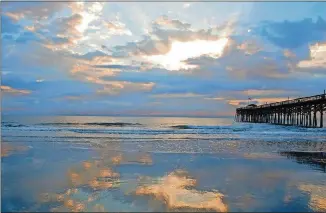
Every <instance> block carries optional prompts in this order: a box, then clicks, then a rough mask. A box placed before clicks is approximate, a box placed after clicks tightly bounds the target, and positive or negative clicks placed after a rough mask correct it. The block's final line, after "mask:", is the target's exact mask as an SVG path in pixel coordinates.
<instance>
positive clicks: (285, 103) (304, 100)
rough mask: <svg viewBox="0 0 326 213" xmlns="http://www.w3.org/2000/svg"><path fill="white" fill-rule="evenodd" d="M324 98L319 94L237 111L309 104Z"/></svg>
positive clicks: (323, 95)
mask: <svg viewBox="0 0 326 213" xmlns="http://www.w3.org/2000/svg"><path fill="white" fill-rule="evenodd" d="M325 98H326V95H325V94H320V95H314V96H309V97H303V98H296V99H291V100H286V101H279V102H274V103H270V104H262V105H258V106H246V107H240V108H237V109H240V110H241V109H255V108H258V109H259V108H260V109H261V108H269V107H277V106H283V105H288V104H297V103H304V102H311V101H318V100H323V99H325Z"/></svg>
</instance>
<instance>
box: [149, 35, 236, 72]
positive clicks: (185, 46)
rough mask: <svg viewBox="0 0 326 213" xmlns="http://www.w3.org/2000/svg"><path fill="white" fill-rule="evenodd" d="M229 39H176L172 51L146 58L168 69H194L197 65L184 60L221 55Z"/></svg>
mask: <svg viewBox="0 0 326 213" xmlns="http://www.w3.org/2000/svg"><path fill="white" fill-rule="evenodd" d="M228 41H229V39H228V38H221V39H219V40H216V41H207V40H195V41H190V42H179V41H175V42H173V43H172V45H171V49H170V51H169V52H168V53H167V54H165V55H153V56H147V57H146V58H147V59H148V60H149V61H151V62H152V63H157V64H159V65H161V66H163V67H164V68H166V69H168V70H180V69H192V68H196V67H197V66H196V65H191V64H187V63H185V62H184V61H185V60H187V59H190V58H196V57H199V56H202V55H209V56H210V57H214V58H219V57H221V55H222V53H223V50H224V48H225V46H226V45H227V43H228Z"/></svg>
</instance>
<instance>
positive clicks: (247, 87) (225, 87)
mask: <svg viewBox="0 0 326 213" xmlns="http://www.w3.org/2000/svg"><path fill="white" fill-rule="evenodd" d="M1 7H2V13H1V71H2V73H1V98H2V105H1V111H2V113H3V114H10V115H11V114H14V115H126V116H129V115H130V116H131V115H133V116H142V115H151V116H158V115H160V116H205V117H218V116H232V115H234V112H235V109H236V108H237V107H240V106H244V105H246V104H248V97H250V98H251V101H250V103H255V104H263V103H266V102H267V103H271V102H276V101H282V100H287V99H288V98H297V97H302V96H310V95H316V94H321V93H323V90H324V89H326V12H325V11H326V2H2V3H1Z"/></svg>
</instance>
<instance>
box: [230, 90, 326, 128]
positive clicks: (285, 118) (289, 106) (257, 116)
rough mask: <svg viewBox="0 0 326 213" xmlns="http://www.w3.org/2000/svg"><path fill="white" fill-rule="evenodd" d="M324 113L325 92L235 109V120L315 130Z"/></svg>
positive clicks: (319, 125) (320, 123) (325, 106)
mask: <svg viewBox="0 0 326 213" xmlns="http://www.w3.org/2000/svg"><path fill="white" fill-rule="evenodd" d="M324 111H326V93H325V92H324V94H320V95H314V96H309V97H302V98H296V99H292V100H285V101H280V102H275V103H270V104H262V105H258V106H256V105H249V106H246V107H240V108H237V109H236V115H235V120H236V121H237V122H251V123H272V124H279V125H293V126H302V127H314V128H317V127H323V114H324ZM317 114H318V115H317ZM317 120H319V122H318V121H317ZM318 123H319V124H318Z"/></svg>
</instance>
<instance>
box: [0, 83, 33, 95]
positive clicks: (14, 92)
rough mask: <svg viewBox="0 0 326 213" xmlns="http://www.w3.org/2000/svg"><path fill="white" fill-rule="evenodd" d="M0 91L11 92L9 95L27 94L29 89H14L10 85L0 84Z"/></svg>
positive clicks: (29, 92)
mask: <svg viewBox="0 0 326 213" xmlns="http://www.w3.org/2000/svg"><path fill="white" fill-rule="evenodd" d="M0 88H1V91H2V92H4V93H5V94H6V93H7V94H11V95H29V94H31V91H30V90H21V89H15V88H12V87H10V86H4V85H2V86H0Z"/></svg>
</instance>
